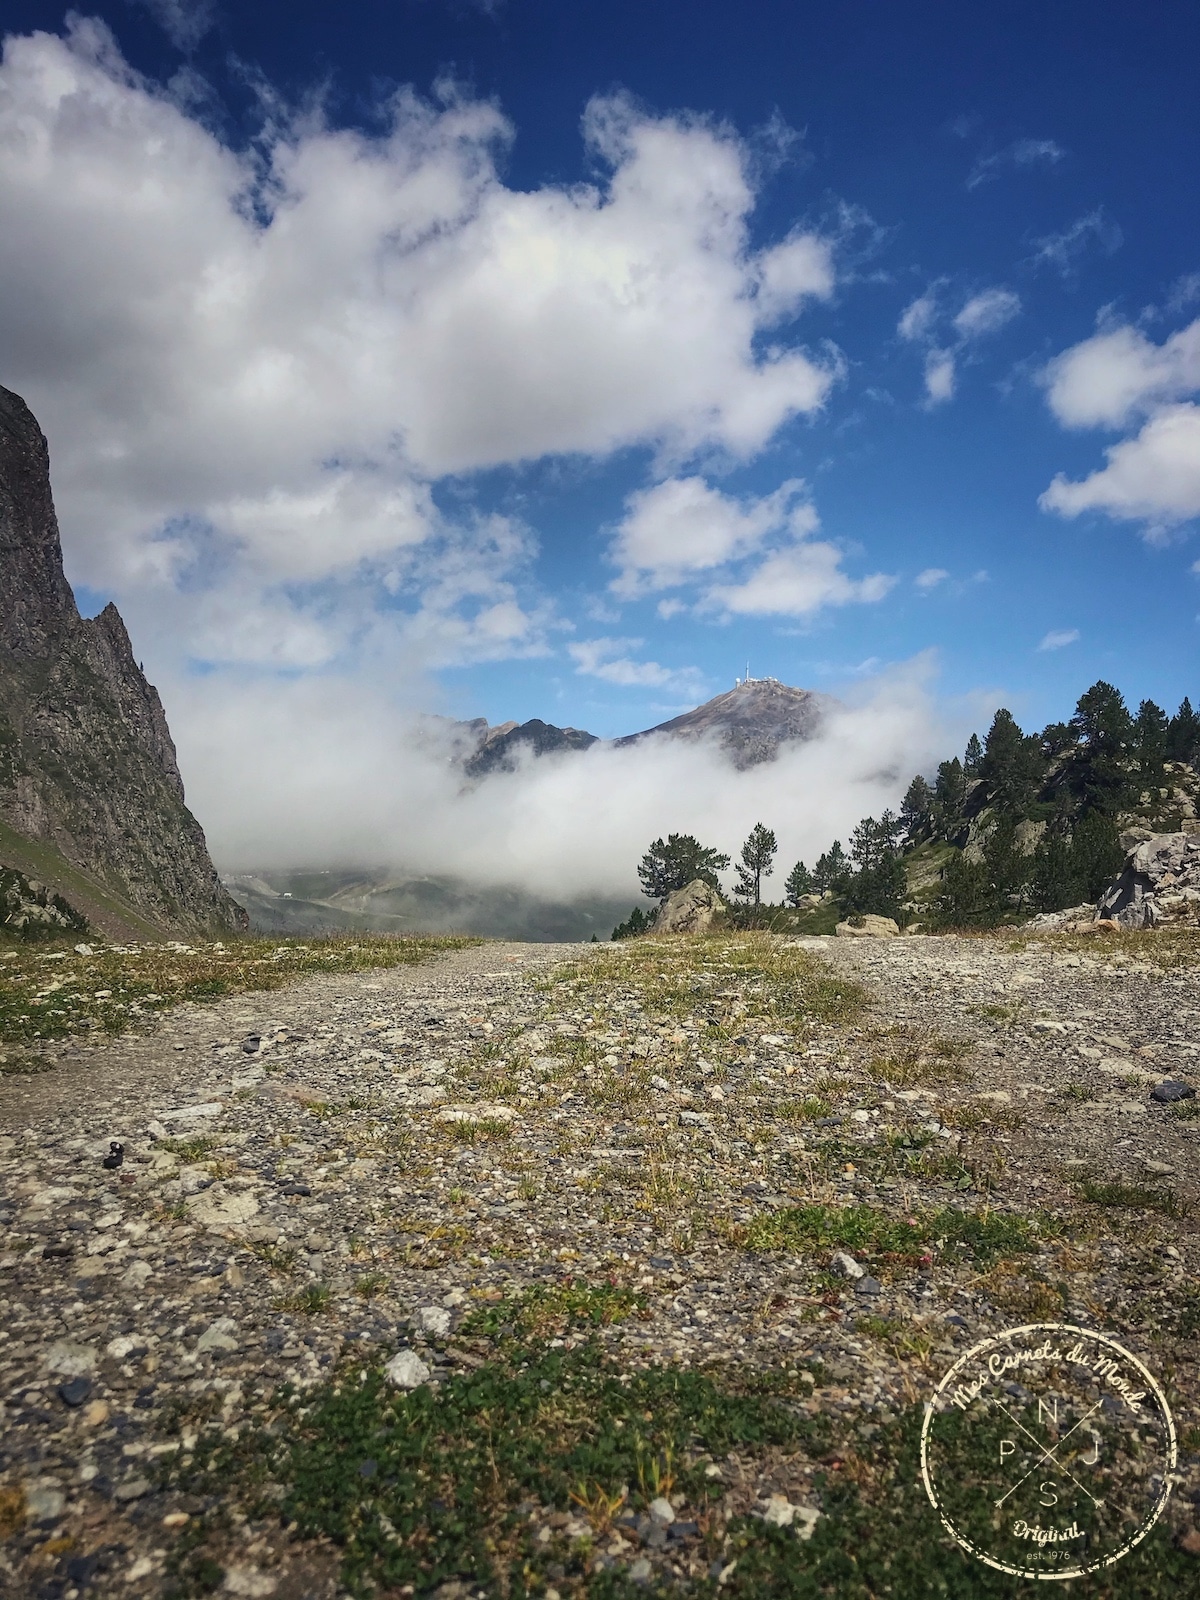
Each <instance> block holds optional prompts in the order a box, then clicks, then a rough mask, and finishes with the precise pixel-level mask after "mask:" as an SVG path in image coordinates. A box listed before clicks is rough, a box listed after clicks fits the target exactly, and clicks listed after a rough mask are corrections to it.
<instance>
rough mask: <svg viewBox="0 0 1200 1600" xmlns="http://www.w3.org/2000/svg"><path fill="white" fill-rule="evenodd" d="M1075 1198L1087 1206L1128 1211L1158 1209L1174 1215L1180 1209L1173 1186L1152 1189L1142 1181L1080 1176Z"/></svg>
mask: <svg viewBox="0 0 1200 1600" xmlns="http://www.w3.org/2000/svg"><path fill="white" fill-rule="evenodd" d="M1076 1193H1077V1194H1078V1195H1079V1198H1080V1199H1081V1200H1083V1201H1086V1202H1087V1204H1088V1205H1091V1206H1115V1207H1117V1208H1124V1209H1127V1210H1130V1211H1161V1212H1162V1213H1163V1215H1164V1216H1168V1217H1177V1216H1179V1215H1181V1212H1182V1208H1181V1206H1180V1203H1179V1196H1178V1195H1177V1194H1176V1193H1175V1191H1174V1189H1155V1188H1152V1187H1151V1186H1150V1185H1149V1184H1144V1183H1125V1182H1123V1181H1122V1180H1121V1179H1112V1180H1110V1181H1107V1182H1102V1181H1100V1180H1097V1179H1094V1178H1081V1179H1080V1181H1079V1182H1078V1184H1077V1185H1076Z"/></svg>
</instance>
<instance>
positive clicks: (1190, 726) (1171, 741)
mask: <svg viewBox="0 0 1200 1600" xmlns="http://www.w3.org/2000/svg"><path fill="white" fill-rule="evenodd" d="M1167 755H1168V757H1169V759H1170V760H1172V761H1187V762H1190V763H1191V765H1192V766H1195V765H1196V763H1197V760H1198V759H1200V718H1198V717H1197V716H1196V713H1195V712H1194V711H1193V710H1192V702H1191V701H1190V700H1189V699H1188V697H1187V695H1184V697H1183V699H1182V700H1181V701H1180V704H1179V710H1178V711H1177V712H1176V713H1175V715H1174V716H1173V717H1172V718H1171V726H1170V728H1169V729H1168V732H1167Z"/></svg>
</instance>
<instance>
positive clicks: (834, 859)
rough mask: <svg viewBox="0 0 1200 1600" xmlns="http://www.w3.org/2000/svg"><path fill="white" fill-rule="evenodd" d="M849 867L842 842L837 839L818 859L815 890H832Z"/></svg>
mask: <svg viewBox="0 0 1200 1600" xmlns="http://www.w3.org/2000/svg"><path fill="white" fill-rule="evenodd" d="M848 865H849V863H848V862H847V860H846V852H845V851H844V850H843V849H842V841H841V840H840V839H835V840H834V841H833V843H832V845H830V847H829V849H828V850H827V851H826V852H825V853H824V855H821V856H818V857H817V864H816V866H815V867H814V868H813V888H814V889H822V890H824V889H832V888H833V886H834V884H835V883H836V882H837V881H838V879H839V878H841V877H842V875H843V874H844V873H845V871H846V868H847V866H848Z"/></svg>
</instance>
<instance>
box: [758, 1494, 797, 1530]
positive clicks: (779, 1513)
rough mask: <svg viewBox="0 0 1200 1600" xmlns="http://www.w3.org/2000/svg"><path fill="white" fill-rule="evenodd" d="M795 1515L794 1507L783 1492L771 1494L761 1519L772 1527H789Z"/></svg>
mask: <svg viewBox="0 0 1200 1600" xmlns="http://www.w3.org/2000/svg"><path fill="white" fill-rule="evenodd" d="M795 1515H796V1508H795V1506H794V1505H793V1504H792V1502H791V1501H790V1500H789V1499H788V1497H787V1496H786V1495H785V1494H773V1495H772V1496H771V1498H770V1499H769V1500H768V1501H767V1509H766V1510H765V1511H764V1512H763V1514H762V1516H763V1521H764V1522H767V1523H770V1525H771V1527H773V1528H790V1527H791V1525H792V1519H793V1518H794V1517H795Z"/></svg>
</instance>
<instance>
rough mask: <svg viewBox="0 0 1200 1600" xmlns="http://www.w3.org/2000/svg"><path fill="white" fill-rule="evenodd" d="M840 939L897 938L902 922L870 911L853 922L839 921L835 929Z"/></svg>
mask: <svg viewBox="0 0 1200 1600" xmlns="http://www.w3.org/2000/svg"><path fill="white" fill-rule="evenodd" d="M833 931H834V933H835V934H836V935H837V937H838V938H839V939H896V938H898V937H899V934H900V924H899V923H898V922H894V921H893V920H892V918H891V917H876V916H874V915H872V914H870V913H868V914H867V915H866V916H862V917H856V918H855V919H854V920H853V921H852V922H839V923H838V925H837V927H836V928H835V929H834V930H833Z"/></svg>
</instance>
